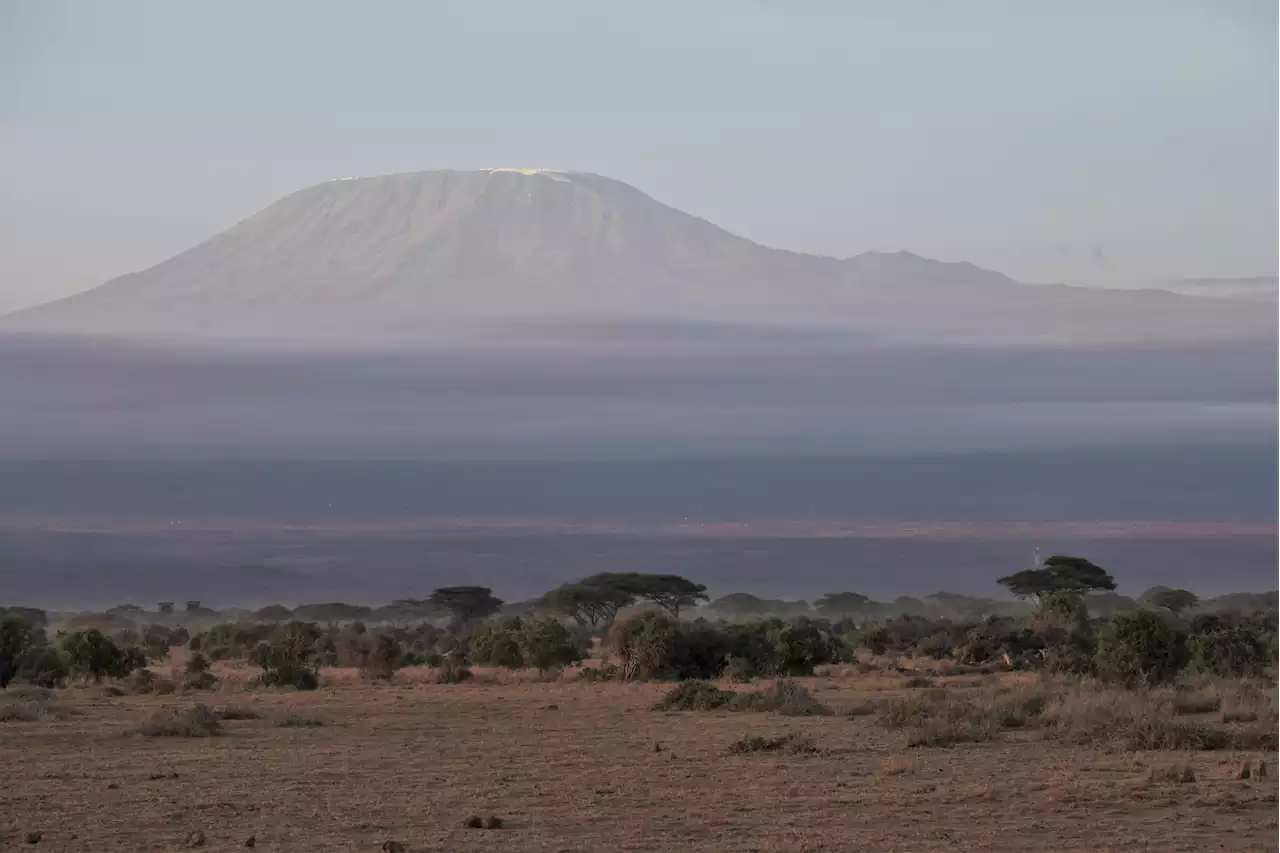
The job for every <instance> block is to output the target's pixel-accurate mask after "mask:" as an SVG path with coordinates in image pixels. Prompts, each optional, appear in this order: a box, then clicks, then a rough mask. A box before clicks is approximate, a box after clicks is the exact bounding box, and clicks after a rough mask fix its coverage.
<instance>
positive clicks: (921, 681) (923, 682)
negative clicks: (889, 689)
mask: <svg viewBox="0 0 1280 853" xmlns="http://www.w3.org/2000/svg"><path fill="white" fill-rule="evenodd" d="M902 686H903V687H907V688H928V687H937V686H938V683H937V682H936V681H934V680H933V679H932V678H926V677H925V676H923V675H913V676H911V677H910V678H906V679H903V681H902Z"/></svg>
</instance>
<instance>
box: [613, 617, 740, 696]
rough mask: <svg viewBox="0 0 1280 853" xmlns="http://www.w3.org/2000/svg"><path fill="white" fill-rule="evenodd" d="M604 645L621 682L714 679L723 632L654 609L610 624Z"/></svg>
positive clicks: (719, 665)
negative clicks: (682, 620) (615, 663)
mask: <svg viewBox="0 0 1280 853" xmlns="http://www.w3.org/2000/svg"><path fill="white" fill-rule="evenodd" d="M608 645H609V649H610V650H611V651H612V652H613V654H614V655H615V656H616V657H617V659H618V673H619V676H620V677H621V678H622V680H624V681H645V680H649V679H673V680H685V679H709V678H716V677H717V676H719V674H720V671H721V669H722V667H723V660H724V656H725V652H726V651H727V642H726V640H725V637H724V635H723V634H721V633H720V632H719V631H716V630H715V629H714V628H712V627H711V626H709V625H706V624H694V625H685V624H682V623H680V622H679V621H678V620H676V619H674V618H672V617H671V616H668V615H667V614H665V613H656V612H646V613H638V614H636V615H635V616H632V617H630V618H629V619H625V620H623V621H621V622H616V623H614V625H613V628H612V629H611V630H610V632H609V639H608Z"/></svg>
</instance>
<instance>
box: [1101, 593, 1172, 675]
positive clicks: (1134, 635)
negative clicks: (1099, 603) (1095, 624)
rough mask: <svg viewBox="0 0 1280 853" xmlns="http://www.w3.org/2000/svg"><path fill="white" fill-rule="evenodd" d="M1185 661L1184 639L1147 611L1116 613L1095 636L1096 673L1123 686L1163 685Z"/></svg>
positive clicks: (1157, 616) (1154, 614)
mask: <svg viewBox="0 0 1280 853" xmlns="http://www.w3.org/2000/svg"><path fill="white" fill-rule="evenodd" d="M1186 661H1187V654H1186V644H1185V641H1184V638H1183V637H1182V636H1181V635H1180V634H1179V633H1178V632H1176V631H1175V630H1174V629H1173V628H1172V627H1171V626H1170V625H1169V623H1168V622H1166V621H1165V620H1164V619H1163V618H1161V617H1160V616H1159V615H1158V614H1156V613H1153V612H1151V611H1148V610H1135V611H1132V612H1129V613H1117V614H1116V615H1115V616H1112V617H1111V619H1110V620H1109V621H1108V622H1107V623H1106V625H1105V626H1104V627H1103V630H1102V632H1101V633H1100V635H1099V637H1098V654H1097V667H1098V675H1099V676H1100V677H1102V678H1103V679H1105V680H1108V681H1115V682H1118V683H1121V684H1124V685H1126V686H1130V687H1132V686H1138V685H1148V686H1153V685H1157V684H1164V683H1166V682H1168V681H1171V680H1173V678H1175V677H1176V676H1177V674H1178V671H1179V670H1180V669H1181V668H1182V667H1183V666H1184V665H1185V664H1186Z"/></svg>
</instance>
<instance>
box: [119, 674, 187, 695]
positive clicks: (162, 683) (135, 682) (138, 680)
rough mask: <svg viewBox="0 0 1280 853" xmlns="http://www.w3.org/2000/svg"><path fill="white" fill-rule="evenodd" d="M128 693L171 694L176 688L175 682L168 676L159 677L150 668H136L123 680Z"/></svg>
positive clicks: (122, 684) (123, 685) (122, 683)
mask: <svg viewBox="0 0 1280 853" xmlns="http://www.w3.org/2000/svg"><path fill="white" fill-rule="evenodd" d="M121 686H122V687H123V688H124V690H125V691H126V692H128V693H132V694H134V695H138V696H141V695H145V694H148V693H157V694H161V695H164V694H169V693H173V692H174V691H175V690H176V687H175V686H174V683H173V682H172V681H169V680H168V679H166V678H160V677H158V676H157V675H156V674H155V673H154V672H152V671H151V670H149V669H145V668H143V669H135V670H134V671H133V672H131V673H129V675H128V676H127V677H126V678H125V679H124V680H123V681H122V682H121Z"/></svg>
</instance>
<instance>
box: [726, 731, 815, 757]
mask: <svg viewBox="0 0 1280 853" xmlns="http://www.w3.org/2000/svg"><path fill="white" fill-rule="evenodd" d="M729 751H730V752H732V753H738V754H744V753H755V752H788V753H791V754H792V755H809V754H813V753H816V752H818V751H819V750H818V747H817V746H816V745H815V744H814V742H813V738H811V737H809V736H808V735H802V734H796V733H795V732H791V733H788V734H785V735H781V736H780V737H763V736H761V735H747V736H745V737H742V738H740V739H738V740H736V741H734V742H733V743H732V744H730V745H729Z"/></svg>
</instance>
